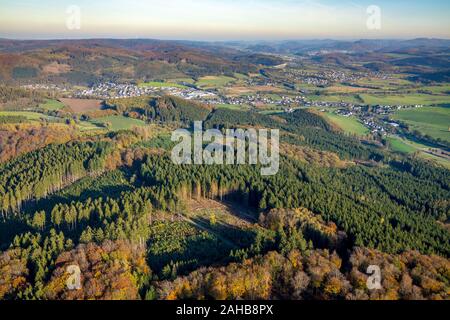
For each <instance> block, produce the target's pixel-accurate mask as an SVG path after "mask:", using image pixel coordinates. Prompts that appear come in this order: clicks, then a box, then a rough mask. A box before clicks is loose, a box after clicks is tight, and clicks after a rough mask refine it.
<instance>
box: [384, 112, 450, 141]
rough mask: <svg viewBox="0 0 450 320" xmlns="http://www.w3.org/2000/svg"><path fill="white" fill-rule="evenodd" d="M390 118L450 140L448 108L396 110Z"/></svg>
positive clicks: (432, 135) (422, 131)
mask: <svg viewBox="0 0 450 320" xmlns="http://www.w3.org/2000/svg"><path fill="white" fill-rule="evenodd" d="M392 118H393V119H394V120H398V121H401V122H404V123H406V124H408V125H409V126H410V127H411V129H413V130H418V131H419V132H421V133H423V134H426V135H429V136H431V137H433V138H435V139H442V140H445V141H449V142H450V131H449V129H450V108H443V107H425V108H416V109H408V110H399V111H397V112H396V113H395V114H394V115H393V116H392Z"/></svg>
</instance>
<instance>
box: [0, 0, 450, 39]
mask: <svg viewBox="0 0 450 320" xmlns="http://www.w3.org/2000/svg"><path fill="white" fill-rule="evenodd" d="M71 5H76V6H78V7H79V9H80V13H81V14H80V22H81V24H80V29H69V28H68V27H67V21H68V19H69V18H70V17H74V16H73V15H72V16H71V14H70V13H68V11H67V10H68V8H69V7H70V6H71ZM370 5H376V6H378V7H379V8H380V9H381V20H380V21H381V29H370V28H368V27H367V20H368V19H369V14H368V13H367V8H368V7H369V6H370ZM449 16H450V1H449V0H427V1H423V0H409V1H408V0H395V1H393V0H371V1H365V0H363V1H358V0H353V1H347V0H341V1H336V0H95V1H94V0H78V1H77V0H34V1H32V0H0V37H3V38H26V39H38V38H92V37H114V38H134V37H140V38H160V39H194V40H239V39H244V40H263V39H310V38H415V37H440V38H450V19H449ZM76 21H77V19H69V22H76ZM70 25H71V26H74V24H70ZM372 25H373V24H372Z"/></svg>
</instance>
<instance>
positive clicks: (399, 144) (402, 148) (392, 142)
mask: <svg viewBox="0 0 450 320" xmlns="http://www.w3.org/2000/svg"><path fill="white" fill-rule="evenodd" d="M387 141H388V142H389V146H390V148H391V150H392V151H394V152H400V153H414V152H416V151H417V149H416V148H414V147H413V146H411V145H410V144H407V143H405V142H404V141H403V139H400V138H398V137H388V138H387Z"/></svg>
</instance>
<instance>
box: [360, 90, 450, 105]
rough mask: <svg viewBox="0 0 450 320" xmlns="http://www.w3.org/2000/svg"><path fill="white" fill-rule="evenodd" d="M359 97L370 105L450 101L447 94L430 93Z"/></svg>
mask: <svg viewBox="0 0 450 320" xmlns="http://www.w3.org/2000/svg"><path fill="white" fill-rule="evenodd" d="M359 96H360V97H361V99H362V100H363V101H364V103H366V104H370V105H436V104H447V103H450V98H449V96H447V95H430V94H419V93H417V94H416V93H414V94H403V95H394V94H384V95H375V94H360V95H359Z"/></svg>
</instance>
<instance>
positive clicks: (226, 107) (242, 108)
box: [215, 104, 249, 110]
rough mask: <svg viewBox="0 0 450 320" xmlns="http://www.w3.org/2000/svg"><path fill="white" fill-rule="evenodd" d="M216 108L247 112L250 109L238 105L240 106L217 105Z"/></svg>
mask: <svg viewBox="0 0 450 320" xmlns="http://www.w3.org/2000/svg"><path fill="white" fill-rule="evenodd" d="M215 107H216V108H217V109H230V110H246V109H248V108H249V107H248V106H246V105H238V104H217V105H216V106H215Z"/></svg>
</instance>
